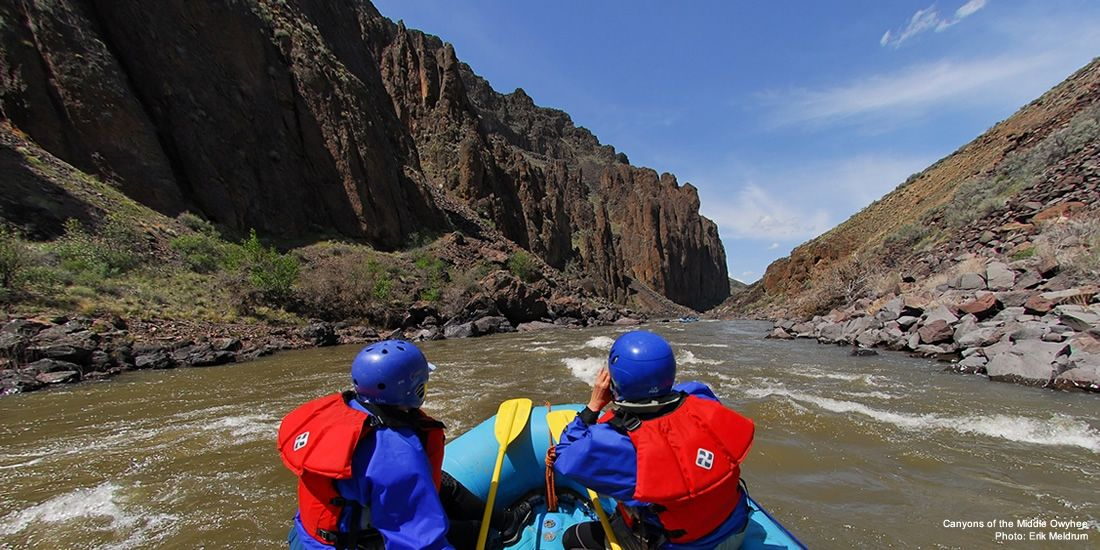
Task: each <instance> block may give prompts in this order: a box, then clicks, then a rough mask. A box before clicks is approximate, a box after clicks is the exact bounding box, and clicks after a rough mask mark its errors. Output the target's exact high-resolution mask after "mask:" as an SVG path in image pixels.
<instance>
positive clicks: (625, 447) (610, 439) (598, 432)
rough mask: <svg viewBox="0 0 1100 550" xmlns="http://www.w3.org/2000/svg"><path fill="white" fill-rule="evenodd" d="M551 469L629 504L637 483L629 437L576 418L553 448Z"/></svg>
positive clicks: (633, 453) (635, 457)
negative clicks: (554, 456)
mask: <svg viewBox="0 0 1100 550" xmlns="http://www.w3.org/2000/svg"><path fill="white" fill-rule="evenodd" d="M555 450H556V452H557V455H558V457H557V460H556V461H555V462H554V470H556V471H557V472H558V473H560V474H561V475H564V476H569V477H570V478H573V479H574V480H576V481H577V482H579V483H580V484H582V485H584V486H586V487H588V488H590V489H592V490H594V491H596V492H598V493H601V494H605V495H610V496H612V497H615V498H616V499H618V500H622V501H627V502H629V501H632V500H633V499H634V486H635V485H637V482H638V469H637V468H638V455H637V453H636V452H635V450H634V444H633V443H631V442H630V438H629V437H627V436H626V435H624V434H621V433H619V432H617V431H615V429H614V428H612V427H611V426H608V425H607V424H593V425H591V426H589V425H587V424H585V423H584V422H582V421H581V419H580V418H576V419H574V420H573V422H571V423H570V424H569V425H568V426H566V428H565V432H564V433H562V436H561V441H560V442H559V443H558V446H557V447H555Z"/></svg>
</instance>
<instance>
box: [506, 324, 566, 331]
mask: <svg viewBox="0 0 1100 550" xmlns="http://www.w3.org/2000/svg"><path fill="white" fill-rule="evenodd" d="M555 328H564V327H562V326H561V325H555V324H554V323H547V322H545V321H531V322H528V323H520V324H519V326H517V327H516V330H518V331H519V332H537V331H540V330H550V329H555Z"/></svg>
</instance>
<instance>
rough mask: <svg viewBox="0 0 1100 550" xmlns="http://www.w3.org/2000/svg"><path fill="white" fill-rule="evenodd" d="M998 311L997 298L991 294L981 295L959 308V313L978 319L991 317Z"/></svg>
mask: <svg viewBox="0 0 1100 550" xmlns="http://www.w3.org/2000/svg"><path fill="white" fill-rule="evenodd" d="M998 309H1000V304H998V303H997V296H996V295H994V294H993V293H992V292H984V293H981V294H980V295H979V296H978V297H977V298H975V299H973V300H971V301H969V302H966V303H964V304H962V305H960V306H959V311H962V312H964V313H969V314H971V315H973V316H975V317H977V318H978V319H985V318H987V317H992V316H993V315H994V314H996V313H997V311H998Z"/></svg>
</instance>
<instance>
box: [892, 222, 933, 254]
mask: <svg viewBox="0 0 1100 550" xmlns="http://www.w3.org/2000/svg"><path fill="white" fill-rule="evenodd" d="M927 235H928V227H926V226H924V225H922V224H914V223H910V224H906V225H903V226H901V227H900V228H898V230H897V231H895V232H893V233H892V234H891V235H890V236H888V237H886V246H888V247H895V246H897V247H902V248H909V247H913V246H915V245H916V244H917V243H919V242H920V241H921V240H922V239H924V238H925V237H926V236H927Z"/></svg>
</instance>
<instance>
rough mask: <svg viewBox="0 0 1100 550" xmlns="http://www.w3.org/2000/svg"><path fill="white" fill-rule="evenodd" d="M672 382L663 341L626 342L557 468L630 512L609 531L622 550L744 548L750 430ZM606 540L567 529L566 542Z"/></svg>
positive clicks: (584, 527)
mask: <svg viewBox="0 0 1100 550" xmlns="http://www.w3.org/2000/svg"><path fill="white" fill-rule="evenodd" d="M675 379H676V357H675V354H674V353H673V351H672V347H671V346H669V344H668V342H667V341H665V339H664V338H662V337H660V336H658V335H656V334H653V333H651V332H645V331H633V332H628V333H626V334H623V335H622V336H620V337H619V338H618V339H617V340H616V341H615V343H614V344H613V345H612V346H611V351H610V353H609V354H608V359H607V368H606V369H602V370H601V371H600V373H599V374H597V376H596V382H595V385H594V387H593V389H592V396H591V399H590V400H589V403H588V407H586V408H585V409H583V410H582V411H581V412H580V413H579V414H578V415H577V418H576V419H575V420H574V421H573V422H572V423H571V424H570V425H569V426H568V427H567V428H566V430H565V433H564V434H563V435H562V438H561V442H560V444H559V445H558V446H557V447H556V448H555V449H554V453H555V454H556V461H555V463H554V468H555V469H556V470H557V471H558V472H560V473H561V474H563V475H566V476H569V477H572V478H573V479H575V480H577V481H579V482H580V483H582V484H584V485H586V486H588V487H590V488H592V489H594V490H596V491H598V492H600V493H603V494H605V495H610V496H612V497H614V498H616V499H617V500H619V502H620V503H621V504H623V506H621V507H620V509H619V512H620V513H619V514H616V516H615V518H614V519H613V521H612V528H613V529H614V530H615V531H616V533H617V534H618V535H619V539H620V541H622V542H623V546H624V548H669V549H691V550H710V549H715V548H720V549H726V548H737V547H738V546H739V545H740V543H741V540H742V539H743V537H744V530H745V528H746V526H747V525H748V503H747V497H746V494H745V493H744V491H743V490H741V489H740V487H739V486H738V482H739V479H740V472H741V470H740V462H741V461H742V460H743V459H744V457H745V455H746V454H747V452H748V448H749V446H750V445H751V443H752V438H753V431H754V430H753V424H752V421H751V420H749V419H747V418H745V417H743V416H741V415H739V414H737V413H735V412H733V411H731V410H729V409H727V408H726V407H724V406H722V405H721V403H719V401H718V398H717V397H715V395H714V392H713V391H711V389H710V388H709V387H707V386H706V384H703V383H702V382H687V383H683V384H675ZM609 404H611V405H612V406H611V410H610V411H609V412H608V413H607V414H604V415H603V416H602V417H601V416H600V411H601V410H602V409H603V408H604V407H605V406H607V405H609ZM605 538H606V537H605V534H604V531H603V528H602V527H601V526H600V524H599V523H597V522H590V523H581V524H578V525H576V526H574V527H572V528H570V530H568V531H567V532H566V534H565V538H564V539H563V542H564V543H565V547H566V548H578V549H584V548H604V543H605Z"/></svg>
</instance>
